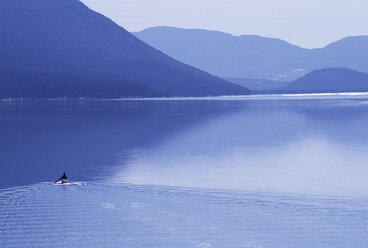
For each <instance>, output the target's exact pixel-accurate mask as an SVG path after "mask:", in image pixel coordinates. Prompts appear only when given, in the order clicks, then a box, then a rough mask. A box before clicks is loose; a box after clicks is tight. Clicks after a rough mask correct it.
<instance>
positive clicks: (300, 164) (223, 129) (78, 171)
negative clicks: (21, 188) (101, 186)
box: [0, 96, 368, 196]
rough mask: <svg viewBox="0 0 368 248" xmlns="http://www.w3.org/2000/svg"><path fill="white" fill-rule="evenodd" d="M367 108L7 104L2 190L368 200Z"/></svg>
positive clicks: (1, 113) (345, 102)
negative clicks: (150, 189)
mask: <svg viewBox="0 0 368 248" xmlns="http://www.w3.org/2000/svg"><path fill="white" fill-rule="evenodd" d="M367 110H368V100H367V99H365V98H362V97H360V98H357V99H354V98H353V96H350V99H347V98H339V99H304V100H300V99H284V100H280V99H277V98H276V99H275V98H273V99H263V100H261V101H259V99H257V100H254V99H250V100H249V99H248V100H241V101H239V100H236V101H232V100H218V101H213V100H203V99H202V100H187V101H175V100H171V101H159V100H158V101H129V100H126V101H95V102H94V101H54V102H52V101H38V102H35V101H32V102H17V103H14V102H11V103H9V102H1V103H0V128H1V132H0V147H1V156H0V163H1V165H2V167H4V168H6V170H3V173H5V175H4V178H5V180H4V181H2V182H0V187H9V186H14V185H23V184H30V183H35V182H39V181H52V180H53V179H54V178H56V177H58V176H59V174H60V173H61V172H62V171H63V170H67V171H68V172H69V175H70V176H71V177H72V178H76V179H77V180H108V181H111V180H112V181H114V182H130V183H135V184H156V185H170V186H186V187H206V188H227V189H236V190H247V191H248V190H249V191H253V190H256V191H271V192H272V191H277V192H291V193H301V194H327V195H352V196H368V193H367V192H368V182H366V175H368V158H367V156H366V154H368V153H367V152H368V130H367V129H366V126H367V121H368V111H367Z"/></svg>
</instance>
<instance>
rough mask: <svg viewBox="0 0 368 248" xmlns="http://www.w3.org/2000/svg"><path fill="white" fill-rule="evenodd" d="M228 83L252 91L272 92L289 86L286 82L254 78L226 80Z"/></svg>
mask: <svg viewBox="0 0 368 248" xmlns="http://www.w3.org/2000/svg"><path fill="white" fill-rule="evenodd" d="M224 79H225V80H226V81H229V82H232V83H235V84H239V85H241V86H243V87H246V88H248V89H250V90H270V89H274V88H281V87H284V86H286V85H287V84H289V82H286V81H275V80H268V79H252V78H224Z"/></svg>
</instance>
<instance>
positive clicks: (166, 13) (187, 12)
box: [82, 0, 368, 48]
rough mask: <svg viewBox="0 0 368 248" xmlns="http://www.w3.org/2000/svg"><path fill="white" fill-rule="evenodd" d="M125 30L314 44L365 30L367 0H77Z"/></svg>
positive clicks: (360, 33) (313, 45) (303, 45)
mask: <svg viewBox="0 0 368 248" xmlns="http://www.w3.org/2000/svg"><path fill="white" fill-rule="evenodd" d="M82 1H83V2H84V3H85V4H87V6H89V7H90V8H92V9H94V10H96V11H98V12H100V13H102V14H104V15H105V16H107V17H109V18H111V19H113V20H114V21H115V22H117V23H118V24H119V25H121V26H123V27H124V28H126V29H127V30H129V31H140V30H142V29H144V28H147V27H152V26H175V27H183V28H203V29H211V30H219V31H224V32H227V33H231V34H234V35H240V34H258V35H262V36H267V37H275V38H281V39H284V40H286V41H289V42H291V43H293V44H296V45H299V46H302V47H308V48H314V47H322V46H325V45H326V44H328V43H330V42H332V41H335V40H338V39H340V38H342V37H345V36H348V35H367V34H368V0H82Z"/></svg>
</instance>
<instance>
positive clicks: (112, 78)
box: [0, 0, 249, 97]
mask: <svg viewBox="0 0 368 248" xmlns="http://www.w3.org/2000/svg"><path fill="white" fill-rule="evenodd" d="M89 80H90V82H89ZM63 81H66V83H65V84H64V83H63ZM22 87H26V89H24V90H23V88H22ZM90 87H91V89H89V88H90ZM91 91H93V92H94V93H93V94H92V93H91ZM99 91H104V93H103V94H102V95H104V97H106V96H111V97H116V96H126V95H130V94H133V95H137V94H138V95H147V94H148V95H171V96H206V95H226V94H247V93H249V90H247V89H245V88H244V87H241V86H239V85H236V84H231V83H229V82H226V81H225V80H223V79H220V78H218V77H215V76H212V75H210V74H208V73H206V72H204V71H201V70H198V69H196V68H194V67H192V66H189V65H186V64H184V63H181V62H179V61H176V60H175V59H173V58H171V57H169V56H167V55H165V54H163V53H162V52H160V51H158V50H156V49H154V48H152V47H151V46H149V45H147V44H145V43H144V42H142V41H140V40H139V39H137V38H136V37H135V36H133V35H132V34H130V33H129V32H127V31H126V30H125V29H123V28H122V27H120V26H118V25H117V24H115V23H114V22H112V21H111V20H110V19H108V18H106V17H105V16H103V15H101V14H99V13H96V12H94V11H92V10H91V9H89V8H88V7H87V6H85V5H84V4H83V3H81V2H80V1H78V0H32V1H29V0H0V92H2V93H0V94H2V96H3V97H5V96H8V97H13V96H17V97H20V96H21V95H22V94H25V93H24V92H27V94H26V95H27V96H28V97H37V96H45V97H46V96H48V95H53V96H55V94H56V95H58V96H90V95H89V94H92V96H97V97H102V96H100V95H99V94H98V93H97V92H99ZM109 92H110V93H111V92H113V94H110V93H109ZM129 92H132V93H129ZM32 94H33V96H32ZM64 94H66V95H64Z"/></svg>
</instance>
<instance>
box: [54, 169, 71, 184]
mask: <svg viewBox="0 0 368 248" xmlns="http://www.w3.org/2000/svg"><path fill="white" fill-rule="evenodd" d="M67 179H68V177H67V175H66V172H65V171H64V173H63V175H61V177H60V178H59V179H58V180H56V182H58V181H61V182H62V183H65V181H66V180H67Z"/></svg>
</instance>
